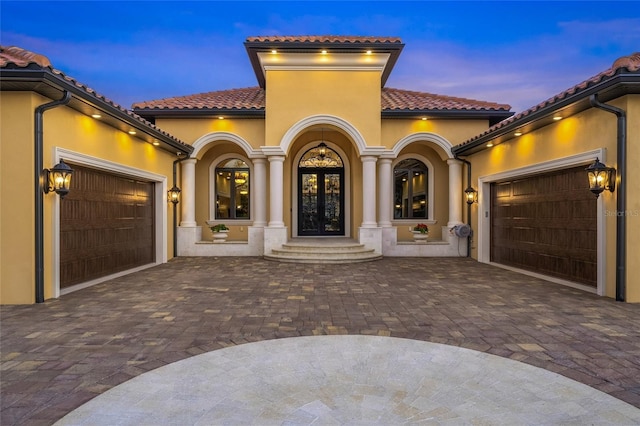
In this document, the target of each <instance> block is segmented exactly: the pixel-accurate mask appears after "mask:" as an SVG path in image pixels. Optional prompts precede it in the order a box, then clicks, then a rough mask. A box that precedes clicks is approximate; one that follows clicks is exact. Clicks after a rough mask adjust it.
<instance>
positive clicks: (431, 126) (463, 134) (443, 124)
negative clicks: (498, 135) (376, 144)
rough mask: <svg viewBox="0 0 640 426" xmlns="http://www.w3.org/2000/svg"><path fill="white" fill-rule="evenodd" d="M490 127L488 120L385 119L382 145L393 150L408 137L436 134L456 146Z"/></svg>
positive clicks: (383, 121)
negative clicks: (417, 134)
mask: <svg viewBox="0 0 640 426" xmlns="http://www.w3.org/2000/svg"><path fill="white" fill-rule="evenodd" d="M488 127H489V122H488V120H470V119H465V120H463V119H460V120H451V119H429V120H421V119H397V118H394V119H385V120H382V144H383V145H384V146H385V147H386V148H388V149H392V148H393V146H394V145H395V144H396V143H397V142H398V141H400V140H401V139H402V138H404V137H406V136H408V135H411V134H414V133H434V134H436V135H438V136H441V137H443V138H444V139H446V140H447V141H448V142H449V143H450V144H451V145H452V146H455V145H458V144H460V143H462V142H464V141H466V140H468V139H470V138H472V137H473V136H476V135H478V134H480V133H482V132H484V131H485V130H487V128H488Z"/></svg>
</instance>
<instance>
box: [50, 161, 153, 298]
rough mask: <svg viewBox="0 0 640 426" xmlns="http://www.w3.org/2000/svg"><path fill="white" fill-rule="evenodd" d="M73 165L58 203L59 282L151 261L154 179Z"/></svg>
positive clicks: (73, 281) (64, 283) (68, 283)
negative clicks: (66, 191)
mask: <svg viewBox="0 0 640 426" xmlns="http://www.w3.org/2000/svg"><path fill="white" fill-rule="evenodd" d="M73 169H74V171H75V172H74V175H73V179H72V188H71V191H70V192H69V195H67V197H65V199H64V200H62V201H61V202H60V287H61V288H64V287H69V286H71V285H74V284H78V283H82V282H85V281H88V280H92V279H96V278H100V277H104V276H106V275H110V274H113V273H116V272H120V271H124V270H127V269H131V268H134V267H136V266H141V265H146V264H149V263H152V262H154V261H155V249H154V246H155V243H154V220H153V217H154V213H153V212H154V209H153V204H154V202H153V198H154V197H153V194H154V184H153V183H150V182H142V181H138V180H135V179H132V178H129V177H123V176H119V175H115V174H111V173H107V172H104V171H99V170H95V169H90V168H86V167H81V166H78V165H73Z"/></svg>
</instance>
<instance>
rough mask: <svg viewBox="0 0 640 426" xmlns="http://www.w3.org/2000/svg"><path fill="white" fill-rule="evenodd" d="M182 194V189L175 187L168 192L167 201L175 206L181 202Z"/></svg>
mask: <svg viewBox="0 0 640 426" xmlns="http://www.w3.org/2000/svg"><path fill="white" fill-rule="evenodd" d="M180 192H181V191H180V188H178V187H177V186H175V185H174V186H173V188H171V189H170V190H168V191H167V199H168V200H169V201H171V202H172V203H173V204H178V203H179V202H180Z"/></svg>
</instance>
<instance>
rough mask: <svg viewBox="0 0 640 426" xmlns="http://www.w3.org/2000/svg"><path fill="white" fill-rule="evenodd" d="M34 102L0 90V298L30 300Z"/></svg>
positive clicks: (2, 300) (32, 289)
mask: <svg viewBox="0 0 640 426" xmlns="http://www.w3.org/2000/svg"><path fill="white" fill-rule="evenodd" d="M36 105H37V103H36V102H35V99H34V98H33V97H32V96H31V95H29V94H28V93H13V92H2V96H0V303H16V304H17V303H33V302H34V300H35V286H34V282H35V263H34V259H35V248H34V243H33V241H34V232H35V231H34V209H35V207H34V196H33V187H34V177H33V174H34V172H33V155H34V151H33V137H34V136H33V135H34V114H33V110H34V108H35V106H36Z"/></svg>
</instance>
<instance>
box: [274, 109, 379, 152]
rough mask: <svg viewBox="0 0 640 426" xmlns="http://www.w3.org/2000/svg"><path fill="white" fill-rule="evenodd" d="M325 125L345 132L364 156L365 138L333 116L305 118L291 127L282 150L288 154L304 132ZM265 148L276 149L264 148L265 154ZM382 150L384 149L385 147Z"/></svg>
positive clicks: (319, 115) (281, 147)
mask: <svg viewBox="0 0 640 426" xmlns="http://www.w3.org/2000/svg"><path fill="white" fill-rule="evenodd" d="M325 124H326V125H331V126H334V127H337V128H338V129H341V130H342V131H344V132H345V133H346V134H347V136H348V137H349V138H351V140H353V141H354V142H355V144H356V146H357V148H358V152H359V153H360V154H362V153H363V151H364V150H365V149H367V142H366V141H365V140H364V137H363V136H362V134H361V133H360V132H359V131H358V129H357V128H356V127H355V126H353V125H352V124H351V123H349V122H348V121H346V120H344V119H342V118H340V117H336V116H333V115H326V114H318V115H312V116H310V117H307V118H303V119H302V120H300V121H298V122H297V123H295V124H294V125H293V126H291V128H289V130H287V132H286V133H285V134H284V136H283V137H282V140H281V141H280V149H281V150H282V151H283V152H284V153H288V152H289V148H291V144H292V143H293V141H294V140H295V139H296V138H297V137H298V136H299V135H300V134H301V133H302V132H303V131H304V130H306V129H307V128H309V127H311V126H316V125H325ZM265 148H275V147H262V151H263V152H265ZM381 148H382V149H384V148H383V147H381Z"/></svg>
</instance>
